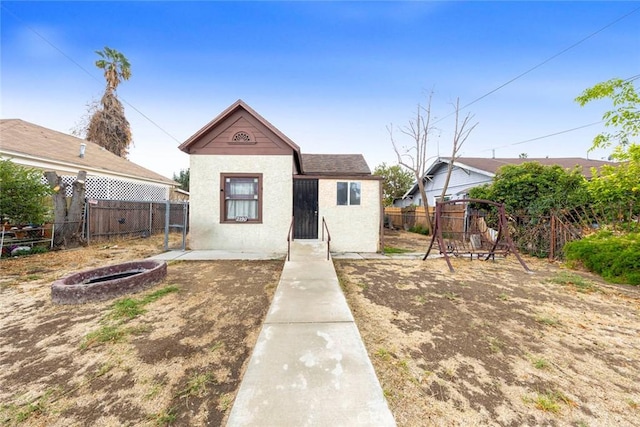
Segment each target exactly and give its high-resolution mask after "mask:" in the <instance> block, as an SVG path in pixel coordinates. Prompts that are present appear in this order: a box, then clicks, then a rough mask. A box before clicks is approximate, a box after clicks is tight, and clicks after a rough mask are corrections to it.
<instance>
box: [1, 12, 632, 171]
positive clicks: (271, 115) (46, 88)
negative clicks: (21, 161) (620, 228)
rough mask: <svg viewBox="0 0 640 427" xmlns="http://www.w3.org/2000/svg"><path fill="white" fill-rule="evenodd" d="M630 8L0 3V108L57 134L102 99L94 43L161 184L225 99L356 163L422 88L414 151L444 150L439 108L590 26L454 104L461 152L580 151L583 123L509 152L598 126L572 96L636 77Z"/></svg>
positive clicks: (310, 148)
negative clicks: (425, 140)
mask: <svg viewBox="0 0 640 427" xmlns="http://www.w3.org/2000/svg"><path fill="white" fill-rule="evenodd" d="M637 9H640V2H609V1H608V2H480V1H478V2H204V1H203V2H31V1H27V2H12V1H3V2H2V7H1V9H0V10H1V23H2V25H1V33H0V35H1V43H2V46H1V47H2V51H1V65H0V67H1V69H0V71H1V74H0V78H1V82H0V85H1V86H0V89H1V112H0V115H1V117H2V118H20V119H23V120H26V121H30V122H33V123H36V124H39V125H42V126H45V127H49V128H52V129H55V130H59V131H62V132H67V133H70V132H71V130H72V129H73V128H74V127H76V126H77V124H78V123H79V122H80V121H81V119H82V117H83V116H85V115H86V109H87V107H86V106H87V104H88V103H89V102H91V101H92V100H94V99H98V98H99V97H100V95H101V93H102V91H103V89H104V79H103V77H102V74H101V72H100V70H98V69H97V68H96V67H95V66H94V62H95V60H96V59H97V56H96V54H95V53H94V51H95V50H99V49H102V48H103V47H104V46H109V47H111V48H114V49H117V50H119V51H121V52H123V53H124V54H125V55H126V56H127V58H128V59H129V61H130V62H131V65H132V77H131V79H130V80H129V81H127V82H124V83H123V84H121V86H120V87H119V90H118V94H119V96H120V97H121V99H123V100H124V101H125V112H126V114H127V117H128V119H129V121H130V123H131V128H132V132H133V137H134V144H135V145H134V146H133V148H132V149H131V152H130V156H129V158H130V160H132V161H134V162H136V163H138V164H140V165H142V166H144V167H147V168H149V169H151V170H154V171H156V172H159V173H161V174H163V175H165V176H168V177H171V176H172V174H173V173H174V172H178V171H179V170H180V169H184V168H187V167H188V165H189V163H188V157H187V155H186V154H183V153H181V152H180V151H179V150H178V149H177V146H178V145H179V144H180V143H181V142H183V141H184V140H186V139H187V138H189V137H190V136H191V135H192V134H194V133H195V132H196V131H198V130H199V129H200V128H201V127H202V126H204V125H205V124H206V123H208V122H209V121H210V120H211V119H213V118H214V117H215V116H217V115H218V114H219V113H220V112H221V111H222V110H224V109H225V108H226V107H227V106H229V105H230V104H232V103H233V102H234V101H236V100H237V99H243V100H244V101H245V102H247V103H248V104H249V105H251V106H252V107H253V108H254V109H255V110H256V111H258V112H259V113H260V114H261V115H262V116H264V117H265V118H266V119H267V120H269V121H270V122H271V123H272V124H274V125H275V126H276V127H278V128H279V129H280V130H281V131H282V132H284V133H285V134H286V135H287V136H289V137H290V138H291V139H292V140H293V141H295V142H296V143H297V144H298V145H299V146H300V147H301V149H302V151H303V153H362V154H364V156H365V158H366V160H367V162H368V163H369V166H370V167H371V168H372V169H373V167H375V166H376V165H378V164H380V163H382V162H386V163H387V164H395V163H396V157H395V153H394V151H393V149H392V147H391V142H390V138H389V134H388V131H387V126H389V125H390V124H393V125H394V127H401V126H405V125H407V124H408V122H409V120H410V119H412V118H413V117H414V116H415V110H416V106H417V104H418V103H425V101H426V98H427V95H428V93H429V92H430V91H431V90H433V92H434V95H433V101H432V114H433V116H434V117H435V118H436V119H439V121H438V122H437V127H438V128H439V131H438V132H437V134H435V133H434V138H433V140H432V142H431V145H430V148H429V156H430V157H432V156H433V157H435V156H437V155H438V154H440V155H442V156H448V155H449V154H450V146H451V138H452V130H453V126H454V123H453V116H452V115H451V113H452V112H453V107H452V103H454V102H455V100H456V98H460V103H461V105H466V104H468V103H470V102H472V101H475V100H477V99H478V98H480V97H482V96H483V95H485V94H487V93H489V92H491V91H492V90H494V89H496V88H497V87H499V86H501V85H503V84H504V83H506V82H508V81H509V80H511V79H513V78H514V77H516V76H518V75H520V74H522V73H524V72H526V71H527V70H530V69H531V68H533V67H536V66H537V65H539V64H541V63H543V62H544V61H545V60H547V59H549V58H551V57H553V56H554V55H556V54H559V53H560V52H562V51H563V50H565V49H567V48H569V47H571V46H572V45H574V44H576V43H578V42H580V41H582V40H583V39H585V38H587V37H589V36H590V35H592V34H593V33H595V32H598V31H599V30H601V29H602V31H599V32H598V33H597V34H595V35H593V36H592V37H590V38H588V39H587V40H584V41H583V42H581V43H579V44H578V45H577V46H575V47H573V48H571V49H569V50H567V51H566V52H564V53H562V54H560V55H558V56H557V57H555V58H554V59H552V60H550V61H549V62H547V63H545V64H544V65H541V66H540V67H538V68H536V69H534V70H533V71H531V72H529V73H527V74H526V75H525V76H523V77H521V78H519V79H517V80H515V81H513V82H512V83H510V84H508V85H506V86H505V87H503V88H502V89H500V90H498V91H496V92H494V93H492V94H491V95H489V96H486V97H485V98H483V99H480V100H478V101H477V102H475V103H473V104H472V105H471V106H469V107H468V108H467V109H465V110H464V111H463V113H465V114H466V113H467V112H468V113H472V114H474V121H477V122H478V126H477V127H476V129H475V130H474V131H473V132H472V134H471V136H470V137H469V139H468V140H467V142H466V143H465V145H464V146H463V149H462V155H464V156H473V157H491V156H492V153H493V152H494V150H495V156H496V157H517V156H518V155H519V154H520V153H527V154H528V156H529V157H546V156H549V157H586V156H587V150H588V148H589V147H590V146H591V140H592V138H593V137H594V136H595V134H597V133H598V132H599V131H601V130H602V126H601V125H594V126H590V127H587V128H584V129H581V130H578V131H573V132H568V133H564V134H561V135H558V136H554V137H548V138H542V139H537V140H535V141H531V142H527V143H522V142H523V141H527V140H530V139H534V138H538V137H542V136H545V135H549V134H553V133H556V132H561V131H564V130H568V129H572V128H575V127H580V126H583V125H586V124H589V123H593V122H598V121H599V120H600V119H601V116H602V113H603V112H604V111H605V110H606V109H608V108H610V105H609V104H608V103H607V102H604V101H603V102H596V103H593V105H588V106H586V107H582V108H581V107H580V106H578V105H577V104H576V103H575V102H574V98H575V97H576V96H577V95H578V94H580V92H581V91H582V90H584V89H585V88H587V87H589V86H592V85H593V84H595V83H597V82H600V81H604V80H608V79H610V78H612V77H620V78H629V77H632V76H635V75H638V74H640V30H639V28H640V10H637ZM634 10H635V12H633V11H634ZM631 12H633V13H631ZM630 13H631V14H630ZM625 15H628V16H626V17H625V18H623V19H620V18H622V17H623V16H625ZM616 20H619V21H618V22H615V23H613V22H614V21H616ZM612 23H613V24H612ZM609 24H612V25H610V26H608V27H607V28H604V27H606V26H607V25H609ZM603 28H604V29H603ZM141 113H142V114H141ZM145 116H146V117H145ZM147 117H148V118H149V119H151V120H152V121H153V123H152V122H151V121H149V120H148V119H147ZM154 123H155V124H157V125H158V126H156V125H155V124H154ZM396 136H397V139H399V141H400V143H401V144H407V143H410V141H408V140H404V141H403V140H402V138H401V135H400V134H397V135H396ZM608 154H609V153H608V152H607V151H603V150H599V151H595V152H592V153H590V154H589V157H590V158H601V157H606V156H607V155H608Z"/></svg>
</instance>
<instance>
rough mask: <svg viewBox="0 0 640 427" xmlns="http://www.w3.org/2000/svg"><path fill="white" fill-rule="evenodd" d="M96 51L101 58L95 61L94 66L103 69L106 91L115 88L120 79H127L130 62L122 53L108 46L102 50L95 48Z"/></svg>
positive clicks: (129, 72) (129, 74) (129, 73)
mask: <svg viewBox="0 0 640 427" xmlns="http://www.w3.org/2000/svg"><path fill="white" fill-rule="evenodd" d="M96 53H97V54H98V55H99V56H100V57H101V58H102V59H98V60H97V61H96V67H98V68H100V69H102V70H104V78H105V80H106V81H107V90H108V91H114V90H116V88H117V87H118V85H119V84H120V82H121V81H122V80H129V78H130V77H131V64H129V61H128V60H127V58H126V57H125V56H124V55H123V54H122V53H120V52H118V51H117V50H115V49H111V48H110V47H108V46H105V47H104V50H96Z"/></svg>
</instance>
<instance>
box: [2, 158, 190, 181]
mask: <svg viewBox="0 0 640 427" xmlns="http://www.w3.org/2000/svg"><path fill="white" fill-rule="evenodd" d="M0 156H2V157H8V158H12V159H15V158H18V159H25V160H33V161H34V162H39V163H42V164H43V165H52V166H54V167H51V168H50V169H55V166H60V167H63V168H68V169H72V170H84V171H86V172H87V173H90V172H93V173H95V174H99V175H103V176H104V175H109V176H117V177H121V178H128V179H134V180H137V181H145V182H152V183H155V184H162V185H168V186H172V187H177V186H179V185H180V184H179V183H177V182H175V181H172V180H170V179H168V178H167V180H166V181H163V180H159V179H153V178H146V177H142V176H138V175H130V174H126V173H121V172H115V171H111V170H108V169H97V168H95V167H91V166H87V165H80V164H77V163H71V162H63V161H60V160H51V159H46V158H44V157H38V156H32V155H29V154H24V153H18V152H14V151H8V150H0ZM38 169H43V170H45V169H46V168H38Z"/></svg>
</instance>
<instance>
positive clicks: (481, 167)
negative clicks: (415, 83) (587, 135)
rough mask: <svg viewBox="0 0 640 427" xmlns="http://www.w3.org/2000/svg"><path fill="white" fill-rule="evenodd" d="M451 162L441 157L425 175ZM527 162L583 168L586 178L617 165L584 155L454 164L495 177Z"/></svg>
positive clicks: (463, 160) (470, 159) (474, 159)
mask: <svg viewBox="0 0 640 427" xmlns="http://www.w3.org/2000/svg"><path fill="white" fill-rule="evenodd" d="M450 162H451V158H450V157H440V158H438V159H437V160H436V161H435V162H433V163H432V164H431V165H430V166H429V168H428V169H427V171H426V173H425V176H426V177H428V176H430V175H432V174H433V173H434V172H435V171H436V170H437V169H438V168H440V167H443V165H448V164H449V163H450ZM526 162H538V163H540V164H541V165H544V166H554V165H558V166H562V167H563V168H565V169H573V168H575V167H581V168H582V174H583V175H584V177H585V178H586V179H591V168H596V169H600V168H601V167H602V166H604V165H616V164H617V163H615V162H608V161H604V160H591V159H583V158H582V157H558V158H549V157H543V158H520V157H518V158H498V159H496V158H484V157H458V158H456V160H455V162H454V164H455V166H458V167H461V168H465V169H467V170H472V171H474V172H477V173H481V174H485V175H487V176H488V177H493V176H495V174H496V173H497V172H498V169H499V168H500V167H501V166H505V165H520V164H522V163H526ZM417 188H418V185H417V183H415V182H414V184H413V185H412V186H411V188H410V189H409V190H408V191H407V192H406V193H405V195H404V196H403V198H405V197H407V196H408V195H410V194H413V193H414V192H415V191H416V189H417Z"/></svg>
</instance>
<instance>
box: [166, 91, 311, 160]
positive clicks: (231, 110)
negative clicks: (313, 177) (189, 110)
mask: <svg viewBox="0 0 640 427" xmlns="http://www.w3.org/2000/svg"><path fill="white" fill-rule="evenodd" d="M241 110H244V111H246V112H247V113H248V114H250V115H251V116H252V117H253V118H254V119H256V120H257V121H258V122H260V123H261V124H262V125H263V126H265V127H266V128H267V129H268V130H269V131H271V132H273V133H274V134H275V135H276V136H277V137H278V138H279V139H280V140H281V141H282V142H284V143H285V144H286V145H288V146H289V147H291V149H292V150H293V153H294V158H295V161H296V164H297V165H298V168H299V170H302V169H301V168H302V166H301V163H302V161H301V155H300V147H298V146H297V145H296V144H295V143H294V142H293V141H292V140H291V139H289V137H288V136H286V135H285V134H284V133H282V132H281V131H280V130H279V129H278V128H276V127H275V126H274V125H272V124H271V123H269V121H267V120H266V119H265V118H264V117H262V116H261V115H260V114H258V113H257V112H256V111H255V110H254V109H253V108H251V107H250V106H249V105H247V103H245V102H244V101H243V100H241V99H238V100H237V101H236V102H234V103H233V104H231V105H230V106H229V107H228V108H227V109H226V110H224V111H223V112H222V113H220V114H219V115H218V116H217V117H216V118H214V119H213V120H211V121H210V122H209V123H207V124H206V125H204V126H203V127H202V128H201V129H200V130H199V131H197V132H196V133H194V134H193V135H192V136H191V137H190V138H189V139H187V140H186V141H185V142H183V143H182V144H180V146H179V147H178V148H179V149H180V150H182V151H184V152H185V153H190V147H192V146H193V145H194V144H196V143H197V142H198V141H199V139H200V138H201V137H203V136H204V135H206V134H207V133H208V132H210V131H211V130H212V129H214V128H216V127H217V126H219V125H220V124H222V123H223V122H224V121H225V120H227V119H229V118H230V117H231V116H232V115H234V114H235V113H237V112H238V111H241Z"/></svg>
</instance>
